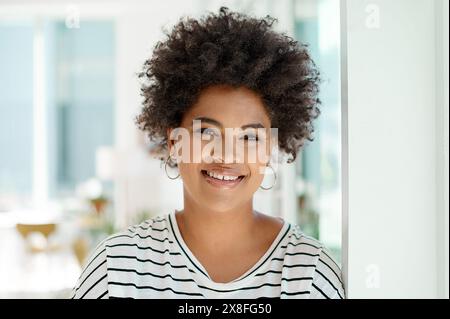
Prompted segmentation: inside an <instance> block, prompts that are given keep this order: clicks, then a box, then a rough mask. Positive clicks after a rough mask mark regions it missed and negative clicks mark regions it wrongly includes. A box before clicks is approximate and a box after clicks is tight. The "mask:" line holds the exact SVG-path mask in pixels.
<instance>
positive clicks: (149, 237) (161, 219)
mask: <svg viewBox="0 0 450 319" xmlns="http://www.w3.org/2000/svg"><path fill="white" fill-rule="evenodd" d="M169 227H170V225H169V221H168V214H159V215H157V216H154V217H151V218H149V219H146V220H144V221H142V222H140V223H137V224H134V225H131V226H129V227H127V229H125V230H123V231H120V232H117V233H115V234H112V235H110V236H108V237H107V238H106V239H105V240H104V241H103V242H102V243H101V244H102V245H103V246H104V247H105V248H113V247H120V246H123V245H128V246H129V245H138V246H139V245H140V244H144V243H145V244H146V245H147V246H148V245H149V243H152V246H155V245H159V244H165V243H166V242H168V243H171V240H170V238H169V236H168V234H169Z"/></svg>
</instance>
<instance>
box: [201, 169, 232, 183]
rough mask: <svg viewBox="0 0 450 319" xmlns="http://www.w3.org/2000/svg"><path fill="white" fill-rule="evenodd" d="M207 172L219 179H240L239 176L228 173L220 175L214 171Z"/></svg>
mask: <svg viewBox="0 0 450 319" xmlns="http://www.w3.org/2000/svg"><path fill="white" fill-rule="evenodd" d="M206 174H208V175H209V176H211V177H213V178H215V179H219V180H222V181H235V180H237V179H238V176H228V175H220V174H217V173H214V172H208V171H207V172H206Z"/></svg>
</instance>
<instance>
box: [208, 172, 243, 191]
mask: <svg viewBox="0 0 450 319" xmlns="http://www.w3.org/2000/svg"><path fill="white" fill-rule="evenodd" d="M201 172H202V175H203V177H204V178H205V180H206V181H207V182H208V183H209V184H211V185H212V186H215V187H219V188H227V189H229V188H233V187H235V186H236V185H238V184H239V183H240V182H241V181H242V180H243V179H244V177H245V176H244V175H236V174H233V175H231V174H225V173H222V174H220V173H218V172H214V171H207V170H202V171H201Z"/></svg>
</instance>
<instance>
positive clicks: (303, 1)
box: [0, 0, 341, 298]
mask: <svg viewBox="0 0 450 319" xmlns="http://www.w3.org/2000/svg"><path fill="white" fill-rule="evenodd" d="M221 5H226V6H228V7H229V8H230V9H232V10H238V11H241V12H245V13H249V14H252V15H256V16H265V15H267V14H269V15H272V16H274V17H276V18H277V19H278V22H277V23H276V25H275V28H276V29H277V30H279V31H283V32H286V33H288V34H289V35H291V36H292V37H294V38H296V39H297V40H299V41H301V42H303V43H306V44H308V45H309V48H310V51H311V53H312V55H313V57H314V59H315V61H316V63H317V65H318V66H319V68H320V70H321V73H322V78H323V80H324V81H323V84H322V91H321V96H320V98H321V100H322V102H323V107H322V114H321V116H320V118H319V119H318V120H317V122H316V126H315V128H316V129H315V141H314V142H313V143H309V144H307V145H306V146H305V147H304V149H303V150H302V151H301V154H299V156H298V160H297V161H296V162H295V163H294V164H290V165H282V166H281V167H280V171H279V176H278V177H279V178H278V182H277V184H276V187H274V189H272V190H270V191H262V190H261V191H258V193H257V195H256V200H255V206H256V208H257V209H259V210H261V211H263V212H265V213H268V214H271V215H275V216H282V217H284V218H285V219H287V220H288V221H290V222H293V223H297V224H299V225H300V227H301V228H302V229H303V231H304V232H305V233H306V234H308V235H311V236H314V237H316V238H318V239H319V240H321V241H322V242H323V243H324V244H325V245H326V246H327V247H329V249H330V250H331V251H332V252H333V254H334V257H335V258H336V260H338V261H339V262H340V260H341V189H340V179H341V175H340V165H341V164H340V139H341V135H340V131H341V129H340V125H341V123H340V113H341V111H340V95H339V94H340V84H339V83H340V74H339V63H340V62H339V61H340V57H339V43H340V39H339V2H338V1H335V0H270V1H269V0H252V1H250V0H247V1H246V0H241V1H206V0H189V1H184V0H167V1H137V0H133V1H112V0H110V1H80V0H74V1H70V2H69V1H1V2H0V152H1V155H0V297H3V298H5V297H6V298H7V297H25V298H47V297H51V298H64V297H66V296H68V294H69V292H70V289H71V288H72V287H73V285H74V284H75V282H76V280H77V278H78V276H79V274H80V271H81V265H82V264H83V262H84V260H85V258H86V256H87V255H88V254H89V252H90V251H91V249H92V248H93V246H95V244H96V243H98V242H99V241H100V240H101V239H103V238H104V237H106V236H108V235H109V234H111V233H113V232H116V231H119V230H121V229H124V228H126V227H127V226H128V225H131V224H134V223H138V222H140V221H142V220H145V219H147V218H150V217H152V216H156V215H158V214H165V213H167V212H169V211H171V210H173V209H174V208H181V207H182V206H181V205H182V185H181V182H180V181H179V180H177V181H172V180H169V179H168V178H167V177H166V175H165V173H164V170H163V168H162V167H161V165H160V163H159V161H158V160H156V159H154V158H152V156H151V155H150V154H149V145H148V144H147V141H146V138H145V136H144V134H143V133H141V132H139V131H138V130H137V129H136V127H135V125H134V117H135V115H136V114H137V113H138V111H139V109H140V102H141V97H140V95H139V94H140V92H139V83H138V79H137V76H136V73H137V72H139V71H140V67H141V65H142V63H143V62H144V60H145V59H147V58H148V57H149V56H150V55H151V49H152V47H153V45H154V44H155V43H156V42H157V41H158V40H160V39H162V38H163V33H162V30H163V28H166V29H170V27H171V26H172V25H173V24H174V23H175V22H176V21H177V20H178V18H179V17H181V16H185V15H191V16H196V17H198V16H200V15H202V14H204V13H206V12H207V11H214V12H217V11H218V8H219V7H220V6H221Z"/></svg>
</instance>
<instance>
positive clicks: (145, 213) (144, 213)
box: [132, 210, 154, 225]
mask: <svg viewBox="0 0 450 319" xmlns="http://www.w3.org/2000/svg"><path fill="white" fill-rule="evenodd" d="M153 215H154V214H153V213H152V212H151V211H150V210H141V211H140V212H138V213H137V214H136V215H135V216H134V218H133V220H132V224H133V225H137V224H140V223H142V222H144V221H146V220H148V219H150V218H151V217H152V216H153Z"/></svg>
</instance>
